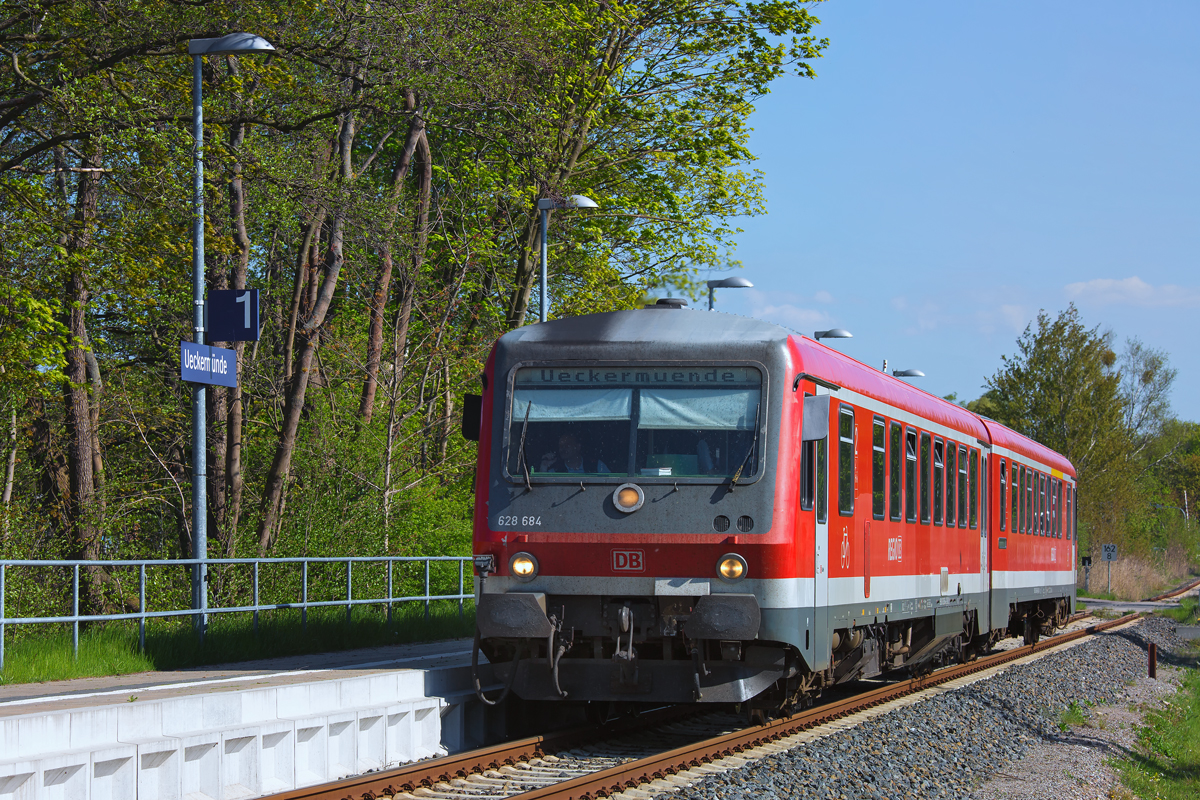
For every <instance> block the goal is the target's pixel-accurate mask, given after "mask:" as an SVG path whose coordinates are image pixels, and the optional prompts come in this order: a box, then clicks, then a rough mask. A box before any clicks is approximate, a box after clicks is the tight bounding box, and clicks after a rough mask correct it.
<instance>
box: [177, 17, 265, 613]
mask: <svg viewBox="0 0 1200 800" xmlns="http://www.w3.org/2000/svg"><path fill="white" fill-rule="evenodd" d="M274 50H275V47H274V46H273V45H272V44H271V43H270V42H268V41H267V40H266V39H264V38H262V37H261V36H255V35H254V34H253V33H230V34H226V35H225V36H221V37H218V38H216V39H190V40H188V55H190V56H191V57H192V138H193V139H194V140H195V141H194V145H195V147H194V150H193V151H192V152H193V156H192V164H193V167H194V173H193V176H192V327H193V329H194V333H195V342H196V344H204V81H203V79H202V77H201V67H202V66H203V59H204V56H224V55H234V54H237V53H264V52H272V51H274ZM205 397H206V392H205V386H204V384H202V383H194V384H192V558H196V559H200V560H204V559H207V558H208V483H207V481H208V475H207V471H208V463H207V453H206V452H205V451H206V449H207V446H208V437H207V436H206V432H207V423H206V421H205V418H204V416H205V408H204V403H205ZM192 608H193V609H196V610H197V611H201V612H203V611H206V610H207V609H208V571H207V570H205V569H204V568H203V566H201V565H197V566H195V567H194V568H193V569H192ZM206 617H207V615H206V614H203V613H201V614H197V615H196V616H194V617H193V618H192V620H193V622H194V624H195V627H196V630H197V631H198V632H199V633H200V636H201V637H203V636H204V629H205V627H206V626H207V623H208V620H207V618H206Z"/></svg>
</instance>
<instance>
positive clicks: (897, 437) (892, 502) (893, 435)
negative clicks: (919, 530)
mask: <svg viewBox="0 0 1200 800" xmlns="http://www.w3.org/2000/svg"><path fill="white" fill-rule="evenodd" d="M888 439H889V440H890V445H891V451H890V452H889V453H888V466H890V467H891V476H892V482H891V483H890V484H889V485H888V512H889V514H890V515H891V518H892V519H900V464H901V463H902V460H903V453H902V452H901V444H902V443H903V441H902V440H903V439H904V434H903V433H902V432H901V431H900V425H899V424H897V423H895V422H893V423H892V428H891V430H890V431H889V432H888Z"/></svg>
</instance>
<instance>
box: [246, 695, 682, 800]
mask: <svg viewBox="0 0 1200 800" xmlns="http://www.w3.org/2000/svg"><path fill="white" fill-rule="evenodd" d="M701 710H702V709H701ZM695 713H697V709H695V708H687V707H684V706H672V707H668V708H662V709H657V710H655V711H650V712H647V713H645V714H641V715H639V716H638V717H634V718H630V719H626V720H619V721H617V722H613V723H609V724H606V725H604V726H596V725H586V726H582V727H576V728H568V729H566V730H562V731H556V732H553V733H547V734H543V735H540V736H530V737H527V738H524V739H516V740H514V741H511V742H502V743H501V744H495V745H492V746H490V747H483V748H480V749H478V750H468V751H464V752H462V753H454V754H452V755H448V756H442V757H441V758H432V759H427V760H425V761H416V762H413V763H411V764H405V765H404V766H402V767H397V768H395V769H389V770H381V771H379V772H370V773H367V774H365V775H356V776H354V777H352V778H343V779H342V780H340V781H334V782H332V783H322V784H317V785H315V786H306V787H303V788H300V789H290V790H288V791H286V792H279V793H278V794H271V795H266V796H264V797H262V798H260V800H361V799H362V798H372V799H373V798H378V797H385V796H388V795H394V794H399V793H401V792H412V791H414V790H416V789H418V788H421V787H427V788H428V787H432V786H433V785H434V784H436V783H442V782H446V781H452V780H454V779H456V778H466V777H467V776H469V775H475V774H478V773H481V772H485V771H487V770H492V769H500V768H501V767H504V766H513V765H515V764H517V763H518V762H520V761H528V760H529V759H532V758H538V757H540V756H543V755H546V754H548V753H553V752H556V751H561V750H565V749H567V748H570V747H574V746H575V745H577V744H582V743H586V742H592V741H595V740H596V739H597V738H608V737H611V736H613V735H619V734H622V733H627V732H630V731H633V730H637V729H640V728H643V727H645V726H647V725H661V724H663V723H666V722H670V721H672V720H677V719H681V718H683V717H687V716H691V715H693V714H695Z"/></svg>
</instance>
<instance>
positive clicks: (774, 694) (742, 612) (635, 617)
mask: <svg viewBox="0 0 1200 800" xmlns="http://www.w3.org/2000/svg"><path fill="white" fill-rule="evenodd" d="M1069 610H1070V601H1069V599H1067V598H1047V599H1042V600H1038V601H1033V602H1025V603H1016V604H1012V605H1011V606H1010V609H1009V619H1008V620H1007V626H1006V627H1005V628H1000V629H993V630H991V631H985V632H980V630H979V626H978V623H977V618H976V612H975V611H974V610H965V611H957V612H956V613H951V614H938V615H936V616H928V617H914V618H909V619H902V620H893V621H885V622H879V623H871V624H866V625H853V626H851V627H848V628H845V627H844V628H838V629H835V630H834V631H833V632H832V634H831V635H830V636H829V639H828V640H827V642H826V643H825V646H826V647H827V648H828V654H829V659H828V666H827V667H826V668H824V669H819V670H813V669H811V668H810V666H809V664H808V663H807V662H806V660H805V658H804V656H803V654H802V652H801V651H800V649H798V648H797V647H795V646H793V645H791V644H787V643H784V642H773V641H764V640H761V639H758V638H756V637H757V636H758V634H759V624H760V613H759V608H758V605H757V602H755V599H754V596H753V595H732V594H726V595H711V596H706V597H701V598H694V597H674V596H666V597H598V596H569V595H563V596H558V595H544V594H540V593H533V592H529V593H520V592H514V593H508V594H502V595H485V596H484V597H483V598H481V603H480V606H479V609H478V612H477V618H478V620H479V633H478V634H477V640H476V647H477V651H482V652H483V653H484V654H485V655H486V656H487V658H488V661H489V662H491V664H492V669H493V671H494V675H495V678H496V681H497V682H498V683H499V684H500V685H501V686H503V687H504V688H503V690H502V694H504V695H507V694H508V693H509V692H513V693H515V694H516V695H517V696H519V697H521V698H523V699H525V700H549V701H566V702H574V703H579V702H587V703H592V704H603V703H614V702H619V703H629V704H642V703H732V704H741V705H742V706H744V707H745V708H747V709H750V710H751V711H752V712H759V713H766V714H772V713H776V712H779V711H786V710H789V709H793V708H803V707H806V706H808V705H811V704H812V703H813V702H814V701H815V700H816V699H817V698H818V697H819V696H820V695H821V692H822V691H823V690H825V689H827V688H829V687H832V686H836V685H838V684H843V683H849V682H851V681H856V680H861V679H865V678H873V677H877V676H891V675H895V676H897V677H899V676H902V675H910V674H911V675H921V674H926V673H928V672H931V671H933V670H934V669H938V668H940V667H942V666H946V665H948V664H952V663H959V662H965V661H970V660H973V659H974V658H976V657H977V656H979V655H981V654H983V653H985V652H987V651H988V650H989V649H991V647H992V646H993V645H995V644H996V643H997V642H998V641H1000V640H1002V639H1004V638H1008V637H1009V636H1022V637H1023V638H1024V641H1025V643H1026V644H1033V643H1036V642H1037V640H1038V639H1039V638H1040V637H1041V636H1043V635H1049V634H1050V633H1052V632H1053V631H1054V630H1055V629H1056V628H1061V627H1062V626H1063V625H1065V624H1066V621H1067V618H1068V616H1069ZM817 646H818V647H820V646H821V645H820V644H819V643H818V645H817ZM475 661H476V663H477V661H478V652H477V653H476V658H475ZM475 674H476V686H477V688H478V690H479V694H480V695H481V697H483V698H484V699H485V702H489V703H491V702H496V698H494V697H488V696H487V694H486V693H484V692H483V691H482V687H481V686H480V682H479V678H478V668H477V667H476V673H475ZM491 694H492V695H495V692H494V691H493V692H492V693H491Z"/></svg>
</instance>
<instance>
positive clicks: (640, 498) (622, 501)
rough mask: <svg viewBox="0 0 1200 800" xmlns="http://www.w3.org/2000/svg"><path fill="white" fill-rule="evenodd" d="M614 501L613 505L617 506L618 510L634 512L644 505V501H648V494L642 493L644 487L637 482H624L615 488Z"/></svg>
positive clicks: (627, 512)
mask: <svg viewBox="0 0 1200 800" xmlns="http://www.w3.org/2000/svg"><path fill="white" fill-rule="evenodd" d="M612 501H613V505H614V506H616V507H617V511H624V512H625V513H626V514H632V513H633V512H634V511H637V510H638V509H639V508H641V507H642V503H644V502H646V496H645V495H644V494H642V487H640V486H638V485H637V484H636V483H622V484H621V485H620V486H618V487H617V488H616V489H615V490H613V494H612Z"/></svg>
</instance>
